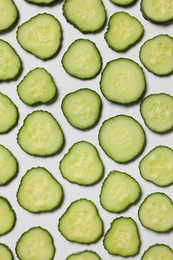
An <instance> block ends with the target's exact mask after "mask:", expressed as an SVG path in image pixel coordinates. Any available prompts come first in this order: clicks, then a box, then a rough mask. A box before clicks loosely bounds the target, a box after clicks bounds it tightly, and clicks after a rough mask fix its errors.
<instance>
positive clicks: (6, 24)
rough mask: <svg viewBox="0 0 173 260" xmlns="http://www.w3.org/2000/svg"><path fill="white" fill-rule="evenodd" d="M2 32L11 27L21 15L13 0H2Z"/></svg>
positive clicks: (0, 11) (0, 30) (0, 25)
mask: <svg viewBox="0 0 173 260" xmlns="http://www.w3.org/2000/svg"><path fill="white" fill-rule="evenodd" d="M0 14H1V15H0V32H4V31H6V30H8V29H11V28H12V27H13V25H14V24H15V23H16V21H17V19H18V17H19V11H18V9H17V7H16V5H15V3H14V1H13V0H1V1H0Z"/></svg>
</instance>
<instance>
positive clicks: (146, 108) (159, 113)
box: [140, 93, 173, 133]
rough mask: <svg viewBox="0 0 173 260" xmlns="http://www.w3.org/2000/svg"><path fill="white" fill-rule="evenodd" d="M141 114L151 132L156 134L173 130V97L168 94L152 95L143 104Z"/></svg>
mask: <svg viewBox="0 0 173 260" xmlns="http://www.w3.org/2000/svg"><path fill="white" fill-rule="evenodd" d="M140 112H141V115H142V117H143V119H144V122H145V124H146V126H147V127H148V128H149V129H150V130H152V131H154V132H156V133H165V132H167V131H170V130H172V128H173V96H171V95H169V94H166V93H159V94H151V95H149V96H147V97H145V98H144V100H143V101H142V102H141V105H140Z"/></svg>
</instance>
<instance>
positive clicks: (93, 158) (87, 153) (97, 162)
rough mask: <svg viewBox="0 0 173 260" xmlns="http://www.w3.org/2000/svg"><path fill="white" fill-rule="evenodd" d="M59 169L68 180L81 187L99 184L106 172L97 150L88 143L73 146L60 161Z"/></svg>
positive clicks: (82, 142)
mask: <svg viewBox="0 0 173 260" xmlns="http://www.w3.org/2000/svg"><path fill="white" fill-rule="evenodd" d="M59 168H60V172H61V174H62V176H63V177H64V178H65V179H66V180H68V181H70V182H72V183H77V184H79V185H91V184H94V183H96V182H98V181H99V180H100V178H101V177H102V176H103V171H104V166H103V163H102V161H101V159H100V157H99V155H98V151H97V149H96V148H95V147H94V146H93V145H92V144H91V143H89V142H86V141H80V142H77V143H75V144H73V145H72V147H71V148H70V149H69V151H68V152H67V153H66V154H65V155H64V157H63V158H62V160H61V161H60V166H59Z"/></svg>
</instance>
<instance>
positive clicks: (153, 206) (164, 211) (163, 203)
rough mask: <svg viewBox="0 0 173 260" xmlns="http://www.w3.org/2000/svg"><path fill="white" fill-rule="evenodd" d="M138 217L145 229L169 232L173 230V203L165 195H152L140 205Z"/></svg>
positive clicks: (159, 193)
mask: <svg viewBox="0 0 173 260" xmlns="http://www.w3.org/2000/svg"><path fill="white" fill-rule="evenodd" d="M138 217H139V220H140V222H141V224H142V225H143V226H144V227H145V228H148V229H150V230H152V231H155V232H167V231H169V230H171V229H172V228H173V203H172V201H171V199H170V198H169V197H168V196H167V195H166V194H164V193H161V192H155V193H152V194H150V195H148V196H147V197H146V198H145V199H144V201H143V202H142V204H141V205H140V207H139V210H138Z"/></svg>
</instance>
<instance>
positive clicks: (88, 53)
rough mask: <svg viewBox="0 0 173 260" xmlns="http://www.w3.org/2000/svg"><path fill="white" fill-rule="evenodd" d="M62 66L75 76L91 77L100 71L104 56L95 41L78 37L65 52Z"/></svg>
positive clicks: (80, 77) (81, 77)
mask: <svg viewBox="0 0 173 260" xmlns="http://www.w3.org/2000/svg"><path fill="white" fill-rule="evenodd" d="M62 66H63V67H64V69H65V71H66V72H67V73H68V74H70V75H71V76H73V77H76V78H79V79H91V78H94V77H96V75H97V74H98V73H99V72H100V70H101V67H102V58H101V55H100V52H99V51H98V49H97V47H96V45H95V43H94V42H92V41H90V40H87V39H77V40H75V41H74V42H73V43H72V44H71V45H70V46H69V48H68V49H67V51H66V52H65V53H64V55H63V57H62Z"/></svg>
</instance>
